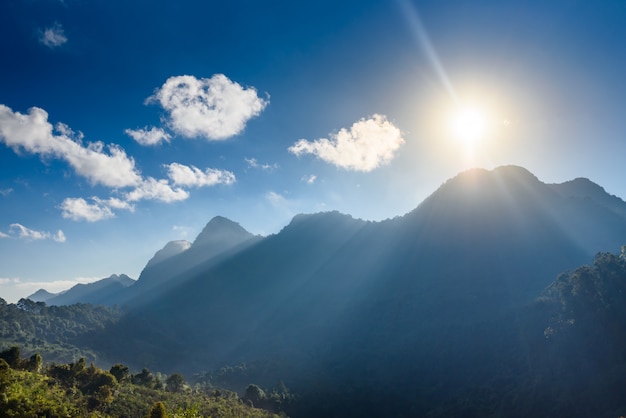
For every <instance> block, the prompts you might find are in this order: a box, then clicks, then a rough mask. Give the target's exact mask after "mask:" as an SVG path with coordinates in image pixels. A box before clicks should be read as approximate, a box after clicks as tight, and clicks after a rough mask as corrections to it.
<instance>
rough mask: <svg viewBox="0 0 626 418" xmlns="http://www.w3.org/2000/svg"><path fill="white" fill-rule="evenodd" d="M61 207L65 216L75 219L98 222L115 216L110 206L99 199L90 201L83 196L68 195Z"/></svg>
mask: <svg viewBox="0 0 626 418" xmlns="http://www.w3.org/2000/svg"><path fill="white" fill-rule="evenodd" d="M60 208H61V211H62V215H63V217H64V218H67V219H72V220H74V221H87V222H96V221H101V220H103V219H109V218H113V217H114V216H115V215H114V214H113V211H112V210H111V209H110V208H109V207H108V206H106V205H104V204H102V203H100V202H98V201H96V202H95V203H89V202H87V201H86V200H85V199H83V198H82V197H78V198H70V197H68V198H67V199H65V200H64V201H63V202H62V203H61V206H60Z"/></svg>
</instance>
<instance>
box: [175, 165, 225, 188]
mask: <svg viewBox="0 0 626 418" xmlns="http://www.w3.org/2000/svg"><path fill="white" fill-rule="evenodd" d="M166 167H167V175H168V177H169V178H170V179H171V180H172V181H173V182H174V184H176V185H179V186H189V187H205V186H215V185H217V184H232V183H234V182H235V175H234V174H233V173H231V172H230V171H226V170H217V169H214V168H207V169H206V170H205V171H202V170H200V169H199V168H198V167H194V166H186V165H183V164H179V163H172V164H169V165H166Z"/></svg>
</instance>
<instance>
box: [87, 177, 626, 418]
mask: <svg viewBox="0 0 626 418" xmlns="http://www.w3.org/2000/svg"><path fill="white" fill-rule="evenodd" d="M578 183H580V184H581V185H583V182H578ZM588 186H589V184H588V183H585V187H581V186H578V185H576V187H571V185H565V186H562V187H560V185H547V184H545V183H542V182H541V181H539V180H538V179H537V177H535V176H534V175H533V174H532V173H530V172H528V171H527V170H525V169H523V168H521V167H516V166H507V167H500V168H497V169H495V170H492V171H487V170H482V169H474V170H469V171H467V172H464V173H461V174H459V175H458V176H456V177H454V178H452V179H450V180H449V181H447V182H446V183H445V184H444V185H442V186H441V187H440V188H439V189H438V190H437V191H435V192H434V193H433V194H432V195H431V196H429V197H428V198H427V199H426V200H425V201H424V202H422V203H421V204H420V205H419V206H418V207H417V208H416V209H414V210H413V211H411V212H409V213H408V214H406V215H404V216H400V217H397V218H394V219H390V220H385V221H382V222H366V221H363V220H359V219H354V218H352V217H350V216H348V215H343V214H340V213H337V212H328V213H319V214H313V215H298V216H296V217H295V218H294V219H293V220H292V221H291V223H290V224H289V225H287V226H286V227H285V228H283V229H282V230H281V231H280V232H279V233H277V234H275V235H271V236H269V237H266V238H260V237H253V236H252V235H251V234H249V233H247V232H246V231H245V230H243V231H242V228H240V227H239V226H238V225H237V224H235V223H234V222H232V221H229V220H226V219H225V218H216V219H214V220H212V221H211V222H209V224H208V225H207V227H206V228H205V230H204V231H203V232H202V233H201V234H200V236H199V237H198V239H196V241H195V242H194V243H193V245H191V247H190V248H189V249H188V250H186V251H183V252H181V253H179V254H177V255H174V256H172V257H169V258H167V259H165V260H164V261H163V262H161V263H159V264H158V266H157V265H155V266H151V267H148V266H147V267H146V268H145V269H144V271H143V272H142V274H141V277H140V279H139V280H138V282H137V284H136V285H135V286H133V288H132V289H133V291H135V292H137V293H135V295H136V298H135V300H139V296H141V297H142V299H141V300H142V301H143V303H141V304H133V305H132V309H131V310H130V312H129V313H128V315H127V316H126V317H125V318H124V320H122V321H120V322H118V323H117V324H116V325H114V326H112V327H111V328H110V329H109V330H108V331H107V332H106V333H105V334H102V335H94V340H93V341H94V344H97V346H98V347H99V348H100V349H101V350H103V351H106V352H107V354H109V356H116V357H118V358H120V359H121V360H123V361H124V362H126V363H129V364H133V365H135V367H152V368H155V367H157V366H158V367H159V368H160V369H163V368H170V369H171V370H177V371H181V370H182V371H187V372H196V371H198V370H203V369H205V370H206V369H209V368H211V367H218V366H222V365H224V364H233V363H240V362H246V363H250V362H266V363H269V364H274V366H272V367H271V368H270V369H269V371H268V372H267V373H265V375H264V377H265V378H266V379H268V380H269V384H273V383H275V380H274V381H273V382H272V381H271V380H272V379H279V378H280V379H283V380H285V382H288V384H290V385H293V386H294V387H296V388H299V389H300V390H301V391H303V392H307V391H313V392H315V390H317V389H316V388H319V385H323V384H326V385H327V386H325V392H324V393H326V394H327V396H332V392H333V390H335V389H337V388H345V387H346V386H349V387H350V388H351V390H353V391H354V392H353V393H362V394H363V396H362V397H359V398H358V403H356V404H348V403H347V402H346V403H344V405H343V407H344V408H356V409H353V410H362V411H364V412H363V413H364V414H365V412H366V411H367V410H368V405H370V406H371V405H372V403H375V402H383V403H384V405H393V404H394V400H397V401H398V402H401V401H402V402H404V401H406V399H409V398H410V399H411V402H412V405H418V404H419V403H420V402H421V401H423V402H425V403H428V402H430V400H429V399H430V398H429V389H427V388H446V392H445V395H441V394H439V395H438V396H444V398H445V397H455V396H456V397H462V396H463V393H464V391H466V390H468V388H470V387H471V384H472V381H473V380H474V379H477V378H478V376H481V374H484V373H485V367H486V366H485V365H486V364H488V365H491V367H493V368H494V369H497V368H502V367H508V366H507V365H506V362H507V361H509V360H510V359H506V358H505V357H503V354H501V353H509V352H510V345H511V344H513V345H516V344H523V343H522V342H520V341H519V340H518V339H519V335H520V334H519V332H520V330H519V329H518V325H519V326H521V325H520V324H519V323H518V321H520V320H521V319H520V317H519V315H520V314H519V312H521V310H523V309H524V308H525V307H526V306H528V305H529V304H531V303H532V302H533V300H534V299H535V298H536V297H537V296H538V295H539V294H541V292H542V291H543V290H544V289H545V288H546V287H547V286H549V285H550V283H551V282H552V281H553V280H554V278H555V277H556V276H557V275H558V274H559V273H560V272H562V271H565V270H568V269H572V268H574V267H576V266H578V265H581V264H584V263H586V262H587V261H588V260H589V259H590V258H591V257H592V256H593V255H594V254H595V253H596V252H598V251H607V250H612V251H615V250H617V249H619V248H620V246H621V245H622V244H624V243H626V216H622V215H620V212H619V210H616V209H619V208H620V207H622V206H624V205H626V204H625V203H624V202H623V201H621V200H619V199H618V200H615V199H613V198H611V197H610V196H608V195H607V194H606V193H602V192H598V188H596V187H593V186H592V187H588ZM598 187H599V186H598ZM201 238H202V239H201ZM157 267H158V268H157ZM507 344H508V345H507ZM524 355H528V353H524V354H520V358H519V359H520V361H521V360H523V358H524ZM516 361H517V360H516ZM277 362H278V363H279V365H276V363H277ZM515 367H520V370H522V371H523V367H525V366H524V362H523V361H521V362H520V363H515ZM493 384H497V383H493ZM416 387H419V388H422V389H421V391H418V392H417V394H416V392H415V391H416V390H417V389H416ZM333 388H335V389H333ZM337 390H340V389H337ZM309 393H311V392H309ZM336 395H337V398H338V399H341V398H342V396H343V395H342V393H340V392H337V393H336ZM412 396H413V397H412ZM415 396H417V397H415ZM420 396H421V397H423V398H420ZM411 397H412V398H411ZM352 401H355V402H356V400H355V399H352ZM442 402H443V400H442ZM322 403H323V401H322ZM398 407H400V404H398ZM344 412H345V411H344ZM370 412H371V411H370ZM379 412H380V410H379ZM337 413H338V414H339V415H341V413H340V412H337ZM328 414H329V411H328V410H323V409H321V410H317V414H315V413H314V414H311V415H310V416H315V415H317V416H326V415H328ZM424 414H425V411H420V410H416V411H415V414H412V415H417V416H419V415H424ZM383 415H384V414H383ZM392 415H393V414H392ZM450 415H455V413H454V412H453V411H452V412H451V413H450Z"/></svg>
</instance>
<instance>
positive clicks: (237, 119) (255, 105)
mask: <svg viewBox="0 0 626 418" xmlns="http://www.w3.org/2000/svg"><path fill="white" fill-rule="evenodd" d="M153 101H156V102H158V103H159V104H160V105H161V106H162V107H163V109H165V110H166V111H167V112H168V113H169V119H168V120H167V122H168V125H169V127H170V128H171V129H172V130H173V131H174V132H176V133H178V134H180V135H183V136H185V137H188V138H193V137H204V138H206V139H209V140H223V139H227V138H230V137H232V136H234V135H237V134H239V133H240V132H242V131H243V130H244V128H245V127H246V123H247V122H248V121H249V120H250V119H251V118H253V117H255V116H258V115H259V114H260V113H261V111H263V109H264V108H265V107H266V106H267V104H268V103H269V100H264V99H261V98H260V97H258V96H257V91H256V89H255V88H254V87H248V88H244V87H242V86H241V85H240V84H238V83H236V82H233V81H231V80H230V79H229V78H228V77H226V76H225V75H223V74H215V75H213V77H211V78H200V79H198V78H196V77H194V76H191V75H182V76H176V77H170V78H168V79H167V81H166V82H165V83H164V84H163V86H161V88H160V89H157V90H156V92H155V93H154V95H153V96H151V97H149V98H148V99H147V100H146V102H148V103H149V102H153Z"/></svg>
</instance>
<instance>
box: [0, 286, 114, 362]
mask: <svg viewBox="0 0 626 418" xmlns="http://www.w3.org/2000/svg"><path fill="white" fill-rule="evenodd" d="M121 317H122V311H121V310H120V309H118V308H117V307H105V306H94V305H90V304H75V305H70V306H46V304H45V303H44V302H33V301H32V300H30V299H20V300H19V301H18V302H17V303H16V304H12V303H11V304H9V303H7V302H6V301H5V300H4V299H2V298H0V346H4V347H11V346H14V345H16V346H19V347H21V349H22V351H23V352H24V353H30V354H34V353H35V352H37V353H39V354H41V355H42V356H43V357H44V358H45V359H46V361H49V362H53V361H54V362H57V363H67V362H70V361H75V360H76V359H78V358H80V357H84V358H85V359H86V360H87V362H97V363H100V362H101V361H97V360H104V359H102V357H101V356H100V358H99V356H98V354H99V353H97V352H96V350H94V349H93V348H92V347H91V344H90V338H91V335H93V334H94V333H96V332H98V331H101V330H103V329H104V328H105V327H107V326H109V325H111V324H113V323H115V322H117V321H118V320H119V319H120V318H121Z"/></svg>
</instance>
